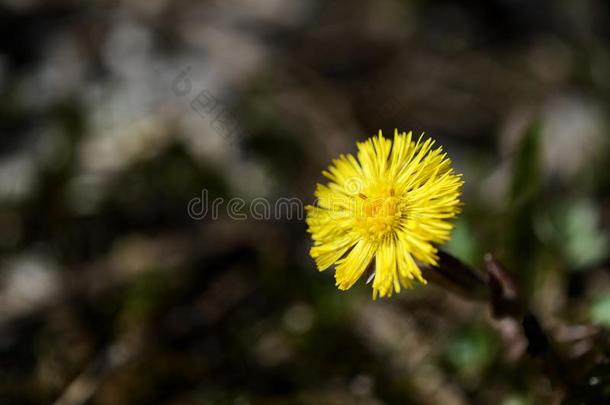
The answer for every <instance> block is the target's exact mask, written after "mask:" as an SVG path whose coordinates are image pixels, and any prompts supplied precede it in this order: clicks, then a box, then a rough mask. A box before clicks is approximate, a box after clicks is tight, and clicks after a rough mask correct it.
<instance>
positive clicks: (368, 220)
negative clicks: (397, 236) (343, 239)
mask: <svg viewBox="0 0 610 405" xmlns="http://www.w3.org/2000/svg"><path fill="white" fill-rule="evenodd" d="M400 202H401V201H400V199H399V198H398V197H396V196H395V195H394V189H393V188H381V189H373V190H367V192H365V193H359V194H358V196H357V197H356V204H355V208H356V210H355V227H356V229H357V230H358V231H359V232H360V233H361V234H362V235H363V236H365V237H368V238H372V239H381V238H383V237H384V236H386V235H387V234H389V233H391V232H393V231H395V230H396V229H397V227H398V226H399V224H400V219H401V218H402V212H401V211H402V210H401V204H400Z"/></svg>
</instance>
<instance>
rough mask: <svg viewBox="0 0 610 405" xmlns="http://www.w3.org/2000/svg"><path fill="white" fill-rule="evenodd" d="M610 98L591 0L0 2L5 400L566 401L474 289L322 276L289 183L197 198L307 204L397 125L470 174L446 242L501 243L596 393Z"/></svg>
mask: <svg viewBox="0 0 610 405" xmlns="http://www.w3.org/2000/svg"><path fill="white" fill-rule="evenodd" d="M609 102H610V4H609V3H608V2H607V1H604V0H581V1H578V2H576V1H570V0H559V1H539V2H531V1H526V0H490V1H485V2H475V1H466V0H464V1H426V0H379V1H375V2H370V1H363V0H351V1H347V0H335V1H319V0H284V1H281V0H256V1H255V0H224V1H221V0H215V1H192V0H180V1H173V2H170V1H168V0H148V1H144V0H125V1H102V0H100V1H88V2H84V1H69V0H54V1H43V0H0V134H1V135H0V402H1V403H2V404H44V403H54V402H55V401H58V402H57V403H60V404H80V403H91V404H140V403H170V404H200V403H201V404H225V403H227V404H268V403H270V404H285V403H287V404H291V403H297V404H299V403H302V404H346V403H360V404H383V403H412V404H438V403H442V404H490V403H497V404H503V405H528V404H538V403H557V402H558V401H559V400H560V399H561V398H562V397H563V394H562V393H561V392H560V391H558V390H553V386H552V384H551V382H550V380H549V378H548V377H547V376H546V374H545V373H544V371H542V370H541V367H540V364H537V361H536V359H532V358H530V357H528V356H527V355H526V354H525V353H524V351H525V345H526V343H525V341H524V340H523V337H522V336H521V335H520V332H519V327H518V325H517V326H516V325H515V323H514V322H512V323H511V322H509V321H497V320H494V319H492V318H491V316H490V312H489V308H488V306H487V305H485V304H484V303H483V304H482V303H475V302H470V301H469V300H467V299H464V298H461V297H459V296H456V295H453V294H448V293H447V292H446V291H444V290H442V289H440V288H439V287H435V286H434V285H431V286H428V287H426V288H416V289H414V290H412V291H406V292H402V293H401V294H399V295H398V296H395V297H393V298H392V299H382V300H378V301H375V302H373V301H372V300H371V290H370V286H366V285H364V281H363V280H361V282H360V283H358V285H357V286H355V287H354V288H352V289H351V290H350V291H348V292H340V291H338V290H336V289H335V287H334V279H333V274H332V271H328V272H325V273H318V272H317V270H316V269H315V266H314V263H313V261H312V260H311V259H310V258H309V256H308V250H309V247H310V245H311V242H310V238H309V236H308V234H307V233H306V227H305V225H304V222H303V221H302V212H300V211H299V210H298V209H294V210H292V211H290V214H291V215H288V213H286V215H282V216H280V217H271V218H266V219H262V220H255V219H253V218H251V217H249V219H247V220H235V219H231V218H229V216H228V215H227V213H226V212H224V211H223V210H222V209H221V211H220V214H219V216H218V218H211V217H210V215H207V216H203V215H202V216H195V217H193V215H189V212H188V209H187V208H188V206H189V202H191V201H193V199H196V198H203V197H202V196H203V190H206V192H207V193H208V194H207V197H208V198H209V199H210V201H211V200H212V199H215V198H224V199H225V200H228V199H230V198H233V197H239V198H243V199H244V200H245V201H248V202H249V201H254V200H255V199H257V198H261V197H262V198H267V199H269V201H276V200H277V199H279V198H282V197H286V198H293V197H294V198H299V199H301V200H302V201H304V202H305V203H310V202H312V201H313V191H314V188H315V184H316V182H321V181H323V178H322V176H321V171H322V170H323V169H325V168H326V167H327V165H328V164H329V163H330V160H331V159H332V158H334V157H336V156H337V155H338V154H339V153H347V152H354V151H355V142H356V141H360V140H364V139H366V138H368V137H369V136H371V135H373V134H375V133H376V132H377V131H378V130H379V129H382V130H384V132H385V133H388V134H392V133H393V131H394V129H395V128H398V129H399V130H407V131H408V130H413V131H414V132H416V133H419V132H422V131H426V133H427V134H430V135H431V136H433V137H435V138H436V139H437V140H438V142H439V143H440V144H442V145H443V146H444V148H445V150H447V151H448V153H449V155H450V156H451V157H452V159H453V160H454V164H455V167H456V168H457V170H458V171H460V172H462V173H464V179H465V181H466V185H465V189H464V197H463V200H464V203H465V206H464V212H463V214H462V215H461V217H460V219H459V220H458V221H457V228H456V230H455V232H454V237H453V239H452V241H451V243H449V245H448V246H447V249H448V250H449V251H450V252H452V253H453V254H454V255H456V256H457V257H459V258H461V259H462V260H463V261H465V262H466V263H468V264H470V265H472V266H473V267H475V268H477V269H481V268H482V258H483V255H484V254H485V253H486V252H493V253H494V254H495V255H496V257H498V258H499V259H500V260H502V261H503V262H504V263H505V264H506V265H507V267H508V268H509V269H510V270H511V272H512V273H513V274H514V275H515V278H516V279H517V280H518V281H519V283H520V284H521V286H522V288H523V291H524V294H525V295H526V296H527V297H528V298H529V300H530V302H531V306H532V308H533V309H534V310H535V311H536V312H537V313H538V315H539V317H540V319H541V322H542V323H543V325H544V327H545V328H546V329H547V330H549V333H550V334H551V335H553V336H554V337H555V338H556V339H557V340H558V341H562V342H563V341H566V342H568V343H566V344H565V346H562V349H561V350H562V351H563V353H565V355H566V356H573V357H578V358H582V357H583V356H584V357H586V356H589V358H593V357H594V358H595V359H596V360H595V361H593V362H592V363H590V365H589V366H588V367H593V368H594V369H595V370H596V371H595V373H597V374H594V375H593V374H590V372H589V371H585V372H583V375H584V376H585V377H583V378H584V379H583V382H582V387H585V388H582V397H580V398H577V400H576V402H575V403H603V402H605V400H604V399H602V398H603V395H607V396H606V397H605V398H606V400H607V399H608V398H609V397H610V393H609V392H608V390H610V388H609V387H610V383H609V382H610V371H608V365H607V364H608V361H607V359H608V357H607V353H604V352H605V351H607V350H608V346H605V345H599V344H597V343H595V342H596V341H597V340H595V339H593V340H592V339H590V336H600V334H604V333H606V332H604V331H605V330H606V328H608V327H610V289H609V288H608V287H609V286H610V272H609V263H610V262H609V260H608V259H609V255H610V253H609V250H608V247H609V246H608V245H609V232H610V171H609V170H608V164H609V160H608V152H609V151H610V149H609V145H608V141H609V138H610V137H609V136H608V135H609V122H608V120H609V118H610V114H609V111H610V110H609V108H608V107H609ZM600 370H601V371H600ZM600 373H601V374H600ZM604 373H605V374H604ZM603 375H606V376H608V379H604V377H603ZM604 393H605V394H604ZM578 401H580V402H578Z"/></svg>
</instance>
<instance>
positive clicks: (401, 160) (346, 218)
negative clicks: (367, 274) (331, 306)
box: [307, 131, 463, 298]
mask: <svg viewBox="0 0 610 405" xmlns="http://www.w3.org/2000/svg"><path fill="white" fill-rule="evenodd" d="M433 146H434V141H433V140H432V139H426V140H423V135H422V136H420V138H419V140H418V141H417V142H415V141H414V140H413V139H412V134H411V132H409V133H408V134H406V133H402V134H399V133H398V131H396V132H395V134H394V140H393V141H392V140H390V139H386V138H384V137H383V135H382V133H381V131H379V135H378V136H376V137H373V138H370V139H368V140H367V141H365V142H360V143H358V154H357V158H356V157H354V156H352V155H351V154H348V155H341V156H339V158H338V159H335V160H333V164H332V165H331V166H330V167H329V168H328V170H327V171H324V172H323V174H324V176H325V177H326V178H328V179H329V180H330V181H329V182H328V183H327V184H326V185H322V184H318V185H317V188H316V192H315V196H316V197H317V205H316V206H308V207H307V224H308V227H309V228H308V231H309V232H310V233H311V236H312V239H313V242H314V245H313V247H312V248H311V251H310V254H311V256H312V257H313V259H314V260H315V262H316V264H317V266H318V269H319V270H320V271H323V270H326V269H327V268H329V267H331V266H332V265H335V268H336V272H335V279H336V284H337V286H338V287H339V289H341V290H347V289H349V288H350V287H351V286H352V285H353V284H354V283H355V282H356V281H357V280H358V279H359V278H360V277H361V276H362V274H363V273H364V271H365V270H366V269H367V267H368V266H369V264H371V263H372V262H373V259H374V260H375V272H374V276H372V277H374V278H373V298H377V296H381V297H385V296H391V295H392V293H393V292H394V291H396V292H399V291H400V289H401V286H402V287H406V288H410V287H412V282H413V280H414V279H417V280H418V281H420V282H421V283H423V284H425V283H426V280H424V278H423V277H422V273H421V270H420V268H419V264H418V263H421V264H427V265H436V264H437V260H438V255H437V252H438V250H437V248H436V246H435V244H440V243H443V242H446V241H447V240H448V239H449V237H450V234H451V230H452V229H453V225H452V224H451V223H449V222H448V221H449V220H451V219H452V218H454V217H455V216H456V215H457V214H458V213H459V212H460V200H459V196H460V188H461V186H462V184H463V181H462V179H461V175H459V174H456V173H455V172H454V170H453V169H452V168H451V161H450V160H449V159H448V158H447V155H446V154H445V153H443V152H442V149H441V148H440V147H439V148H436V149H434V148H433Z"/></svg>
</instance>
